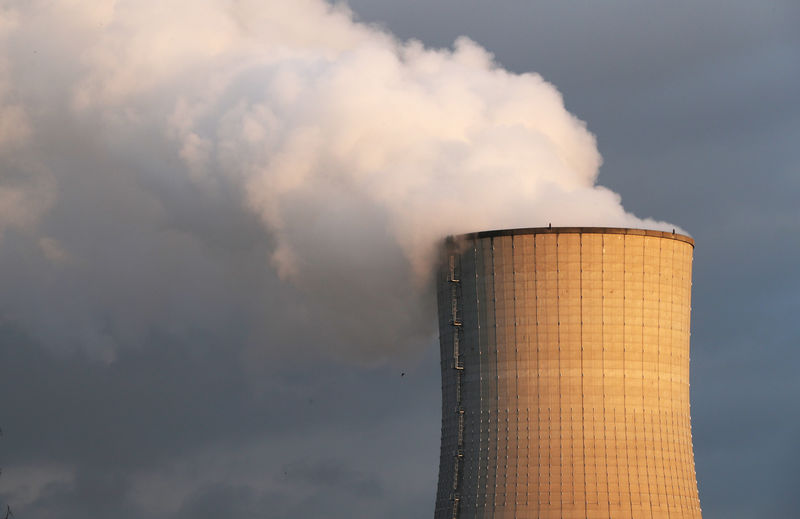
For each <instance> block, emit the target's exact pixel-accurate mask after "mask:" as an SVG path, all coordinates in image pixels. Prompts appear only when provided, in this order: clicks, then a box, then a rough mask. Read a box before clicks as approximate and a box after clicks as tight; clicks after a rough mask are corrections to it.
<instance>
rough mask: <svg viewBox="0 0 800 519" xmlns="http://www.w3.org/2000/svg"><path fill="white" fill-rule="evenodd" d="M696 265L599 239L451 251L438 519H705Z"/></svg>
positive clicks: (636, 236) (515, 241)
mask: <svg viewBox="0 0 800 519" xmlns="http://www.w3.org/2000/svg"><path fill="white" fill-rule="evenodd" d="M692 250H693V242H692V241H691V239H689V238H687V237H683V236H680V235H674V234H667V233H660V232H652V231H638V230H630V229H597V228H569V229H567V228H556V229H552V230H548V229H527V230H519V231H502V232H494V233H479V234H476V235H468V236H464V237H461V238H460V239H457V240H455V241H453V242H451V243H450V245H449V247H448V254H447V256H446V258H445V261H444V266H443V268H442V269H441V272H440V274H439V279H438V299H439V326H440V343H441V353H442V357H441V359H442V394H443V404H442V448H441V459H440V471H439V487H438V494H437V499H436V513H435V517H436V519H445V518H447V519H451V518H453V517H458V518H464V519H466V518H469V519H473V518H475V519H478V518H480V519H483V518H496V519H499V518H539V519H601V518H602V519H609V518H614V519H623V518H636V519H639V518H656V519H661V518H670V519H677V518H693V519H694V518H700V517H701V514H700V504H699V501H698V496H697V483H696V480H695V471H694V459H693V453H692V440H691V428H690V419H689V311H690V296H691V267H692Z"/></svg>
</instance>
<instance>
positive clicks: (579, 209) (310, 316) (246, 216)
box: [0, 0, 672, 358]
mask: <svg viewBox="0 0 800 519" xmlns="http://www.w3.org/2000/svg"><path fill="white" fill-rule="evenodd" d="M12 4H13V2H12ZM0 49H1V50H0V53H2V55H0V167H2V168H3V169H2V179H0V233H3V236H2V238H0V240H2V241H0V261H2V262H3V267H4V268H3V270H4V272H5V273H4V274H3V275H4V276H6V277H7V281H8V283H7V284H6V286H7V289H6V291H5V292H6V293H5V295H4V296H3V300H2V302H1V304H2V307H0V312H2V314H1V315H2V316H3V317H4V319H6V320H14V321H15V322H19V323H21V325H23V326H26V327H29V328H31V329H36V330H39V332H38V333H39V334H40V339H41V340H44V341H49V342H58V343H59V344H71V343H74V345H76V346H78V347H80V348H83V349H88V350H92V351H99V352H100V353H101V354H103V355H106V356H113V352H114V351H115V349H116V348H119V347H121V346H123V345H124V344H128V343H130V344H135V343H136V342H137V341H141V340H144V339H146V338H147V337H148V336H149V334H152V333H156V332H155V331H154V330H162V331H163V330H167V331H168V333H172V334H177V335H181V334H183V335H187V334H188V335H191V333H192V332H191V331H192V330H193V329H195V324H193V323H202V325H198V326H199V327H198V328H197V329H198V330H201V329H204V328H203V327H204V326H217V325H219V326H223V325H225V326H233V324H232V323H239V325H241V326H240V329H245V330H248V331H247V332H245V333H244V335H246V336H247V337H246V340H252V341H254V342H257V343H259V342H260V343H264V344H268V345H269V344H273V343H275V342H276V341H277V340H278V339H276V337H277V335H276V334H278V332H277V331H276V330H279V329H281V326H280V325H279V324H278V323H280V322H289V323H294V324H295V325H297V324H298V323H301V324H302V323H306V324H307V325H308V326H309V327H313V328H314V329H315V330H316V332H315V333H316V335H315V337H317V339H315V340H318V341H322V342H324V344H322V345H320V346H319V347H320V348H321V349H336V350H346V351H352V352H358V353H359V354H361V355H362V356H366V358H378V357H382V356H384V355H386V354H387V352H392V351H396V350H401V349H404V348H407V347H408V346H409V344H412V343H414V342H417V341H424V340H425V337H426V334H427V333H429V331H430V325H431V323H432V322H433V319H432V315H433V310H432V309H431V298H430V294H429V293H428V292H427V291H426V287H427V286H428V282H429V274H430V271H431V268H432V265H433V258H434V256H435V249H436V245H437V243H438V242H439V240H440V239H441V238H442V237H443V236H445V235H448V234H453V233H462V232H470V231H476V230H485V229H495V228H506V227H529V226H542V225H547V224H548V223H552V224H553V225H606V226H632V227H648V228H663V229H666V228H672V226H671V225H667V224H661V223H658V222H653V221H649V220H641V219H638V218H636V217H635V216H633V215H631V214H629V213H626V212H625V210H624V209H623V208H622V206H621V204H620V199H619V196H618V195H616V194H615V193H613V192H611V191H610V190H608V189H606V188H603V187H601V186H597V185H596V184H595V181H596V178H597V174H598V168H599V166H600V163H601V157H600V154H599V153H598V150H597V146H596V143H595V139H594V137H593V135H592V134H591V133H589V131H587V129H586V126H585V124H584V123H583V122H582V121H580V120H578V119H576V118H575V117H574V116H573V115H571V114H570V113H569V112H567V111H566V109H565V108H564V103H563V101H562V98H561V96H560V94H559V92H558V91H557V90H556V88H555V87H554V86H553V85H551V84H549V83H547V82H545V81H544V80H543V79H542V78H541V77H540V76H538V75H536V74H533V73H528V74H516V73H512V72H509V71H507V70H505V69H503V68H502V67H500V66H499V65H498V64H497V63H496V62H495V61H494V60H493V58H492V56H491V54H489V53H488V52H487V51H486V50H484V49H483V48H481V47H480V46H479V45H477V44H476V43H474V42H473V41H471V40H469V39H468V38H460V39H458V40H457V41H456V42H455V43H454V45H453V47H452V48H451V49H429V48H425V47H424V46H423V45H422V44H421V43H419V42H416V41H405V42H404V41H399V40H398V39H396V38H395V37H393V36H392V35H391V34H388V33H386V32H385V31H383V30H381V29H379V28H376V27H372V26H368V25H365V24H362V23H359V22H357V21H355V20H354V16H353V14H352V13H351V12H350V11H349V10H348V9H347V8H346V7H344V6H341V5H337V6H331V5H329V4H327V3H325V2H323V1H322V0H293V1H291V2H287V1H284V0H258V1H256V0H241V1H222V0H205V1H198V0H192V1H188V0H187V1H184V0H176V1H170V2H162V1H156V0H136V1H133V0H127V1H125V0H123V1H105V2H102V1H98V0H91V1H88V0H87V1H82V0H59V1H55V2H43V1H39V2H37V1H33V2H18V3H17V5H16V6H14V5H12V6H8V7H4V8H3V9H2V10H0ZM254 222H257V225H254ZM262 233H263V234H262ZM255 242H263V244H262V245H259V244H257V243H255ZM31 254H33V255H34V256H35V257H36V258H38V259H37V260H36V261H33V262H31V261H23V260H22V259H21V258H23V257H28V256H29V255H31ZM269 269H272V270H274V272H276V273H277V275H278V276H279V277H280V279H281V280H282V282H281V283H278V282H275V281H272V280H270V279H268V278H269V277H270V274H268V273H261V274H259V272H260V271H261V270H263V271H264V272H267V271H268V270H269ZM282 283H283V284H282ZM286 283H288V284H289V285H288V286H290V287H293V288H289V289H287V288H286V285H285V284H286ZM262 291H267V292H271V293H272V296H266V295H259V293H260V292H262ZM291 291H296V293H294V292H292V293H290V292H291ZM275 294H281V295H279V296H276V295H275ZM284 296H285V297H284ZM289 301H291V303H290V302H289ZM287 307H288V309H287ZM287 312H288V314H287ZM229 314H231V315H232V316H231V315H229ZM234 314H235V315H234ZM289 314H291V315H292V316H294V319H295V321H292V320H291V319H288V320H287V319H284V317H285V316H286V315H289ZM226 316H227V317H226ZM282 316H284V317H282ZM287 326H289V325H287ZM286 333H288V334H289V335H291V332H286ZM282 340H283V342H286V341H287V340H288V339H282ZM290 342H291V341H290Z"/></svg>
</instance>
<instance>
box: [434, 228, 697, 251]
mask: <svg viewBox="0 0 800 519" xmlns="http://www.w3.org/2000/svg"><path fill="white" fill-rule="evenodd" d="M525 234H632V235H637V236H653V237H656V238H665V239H671V240H677V241H682V242H685V243H688V244H689V245H691V246H692V247H694V239H692V238H691V237H690V236H687V235H685V234H680V233H675V232H666V231H656V230H652V229H637V228H633V227H520V228H514V229H494V230H488V231H477V232H470V233H465V234H456V235H453V236H448V238H447V240H448V241H450V240H475V239H481V238H494V237H498V236H519V235H525Z"/></svg>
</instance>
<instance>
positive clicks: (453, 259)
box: [447, 254, 464, 519]
mask: <svg viewBox="0 0 800 519" xmlns="http://www.w3.org/2000/svg"><path fill="white" fill-rule="evenodd" d="M458 260H459V258H458V256H456V255H455V254H451V255H450V258H449V267H450V268H449V273H448V277H447V281H448V283H449V284H450V308H451V319H450V325H451V326H452V337H453V369H454V370H455V378H456V395H455V396H456V405H455V412H456V416H457V418H458V436H457V442H456V451H455V453H454V457H453V493H452V497H451V501H452V505H453V516H452V518H453V519H458V512H459V505H460V501H461V480H462V478H461V475H462V472H463V458H464V406H463V405H462V388H461V384H462V376H463V374H464V363H463V362H462V360H461V335H462V333H463V323H462V321H461V312H460V310H459V307H460V306H461V279H460V275H459V274H460V272H459V270H460V269H459V267H460V265H459V261H458Z"/></svg>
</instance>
